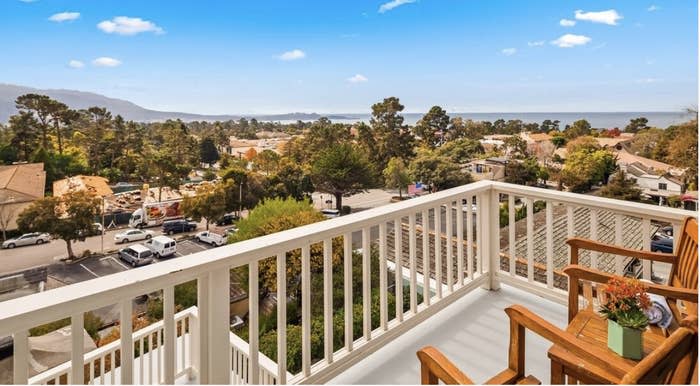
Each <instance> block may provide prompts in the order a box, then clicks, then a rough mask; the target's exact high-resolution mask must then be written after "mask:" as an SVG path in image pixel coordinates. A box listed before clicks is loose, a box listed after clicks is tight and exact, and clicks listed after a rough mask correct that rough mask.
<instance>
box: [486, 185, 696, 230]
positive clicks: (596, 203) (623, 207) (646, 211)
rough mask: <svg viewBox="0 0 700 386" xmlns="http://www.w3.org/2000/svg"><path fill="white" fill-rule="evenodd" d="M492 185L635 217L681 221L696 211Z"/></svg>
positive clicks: (520, 186)
mask: <svg viewBox="0 0 700 386" xmlns="http://www.w3.org/2000/svg"><path fill="white" fill-rule="evenodd" d="M492 187H493V189H495V190H496V191H497V192H498V193H511V194H515V195H523V196H528V197H532V198H535V199H543V200H548V201H555V202H561V203H566V204H575V205H577V206H584V207H589V208H597V209H605V210H610V211H612V212H616V213H621V214H625V215H629V216H635V217H648V218H651V219H654V220H664V221H669V222H681V221H683V220H684V219H685V218H686V217H689V216H695V215H696V214H695V213H694V212H690V211H687V210H683V209H675V208H667V207H663V206H656V205H649V204H642V203H638V202H630V201H622V200H615V199H611V198H605V197H598V196H591V195H586V194H578V193H570V192H561V191H558V190H550V189H542V188H535V187H531V186H523V185H514V184H508V183H504V182H495V181H494V182H492Z"/></svg>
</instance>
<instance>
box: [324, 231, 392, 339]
mask: <svg viewBox="0 0 700 386" xmlns="http://www.w3.org/2000/svg"><path fill="white" fill-rule="evenodd" d="M386 255H387V249H386V221H382V222H381V223H380V224H379V326H380V327H381V328H382V330H383V331H386V330H387V323H388V313H389V311H388V309H387V308H388V303H387V270H386ZM331 323H332V322H331ZM331 328H332V324H331Z"/></svg>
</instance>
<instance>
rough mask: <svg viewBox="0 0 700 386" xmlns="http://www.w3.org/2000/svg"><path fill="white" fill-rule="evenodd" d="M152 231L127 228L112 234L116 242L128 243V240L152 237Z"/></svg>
mask: <svg viewBox="0 0 700 386" xmlns="http://www.w3.org/2000/svg"><path fill="white" fill-rule="evenodd" d="M153 235H154V233H153V231H145V230H143V229H127V230H125V231H124V232H121V233H117V234H116V235H114V241H115V242H117V243H128V242H129V241H137V240H148V239H150V238H151V237H153Z"/></svg>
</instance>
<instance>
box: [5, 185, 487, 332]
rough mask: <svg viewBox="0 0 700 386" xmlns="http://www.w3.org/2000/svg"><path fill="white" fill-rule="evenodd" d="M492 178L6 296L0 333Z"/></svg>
mask: <svg viewBox="0 0 700 386" xmlns="http://www.w3.org/2000/svg"><path fill="white" fill-rule="evenodd" d="M490 188H491V181H479V182H476V183H473V184H468V185H464V186H459V187H456V188H452V189H448V190H444V191H440V192H437V193H433V194H429V195H425V196H421V197H418V198H414V199H411V200H407V201H402V202H398V203H394V204H390V205H384V206H381V207H377V208H372V209H368V210H366V211H362V212H358V213H353V214H350V215H348V216H343V217H338V218H335V219H330V220H326V221H322V222H318V223H314V224H309V225H305V226H301V227H298V228H294V229H290V230H286V231H283V232H278V233H274V234H270V235H266V236H262V237H258V238H255V239H251V240H245V241H241V242H238V243H235V244H230V245H225V246H222V247H219V248H214V249H210V250H206V251H201V252H198V253H195V254H192V255H188V256H187V257H185V258H180V259H172V260H168V261H164V262H160V263H158V264H154V265H149V266H145V267H141V268H139V269H134V270H129V271H124V272H119V273H115V274H112V275H109V276H108V277H101V278H95V279H92V280H87V281H84V282H80V283H76V284H72V285H70V286H65V287H60V288H57V289H53V290H51V291H46V292H42V293H37V294H32V295H29V296H27V297H22V298H17V299H12V300H8V301H6V302H3V303H2V307H0V336H5V335H10V334H13V333H15V332H17V331H21V330H23V329H26V328H27V326H33V325H36V324H42V323H47V322H50V321H53V320H57V319H60V318H63V317H65V315H69V314H73V313H76V312H81V311H83V312H84V311H89V310H92V309H96V308H100V307H103V306H104V305H107V304H114V303H115V302H118V301H119V300H120V299H128V298H132V297H136V296H139V295H142V294H144V293H148V292H152V291H155V290H158V289H161V288H163V287H165V286H168V285H174V284H178V283H182V282H185V281H188V280H192V279H195V278H197V277H199V276H201V275H203V274H205V273H208V272H213V271H216V270H219V269H228V268H230V267H235V266H240V265H245V264H248V263H249V262H251V261H256V260H260V259H262V258H266V257H269V256H274V255H276V254H277V253H284V252H287V251H289V250H293V249H295V248H300V247H301V246H302V245H306V244H311V243H316V242H320V241H323V240H324V239H327V238H330V237H336V236H339V235H342V234H344V233H347V232H354V231H358V230H360V229H362V228H363V227H367V226H373V225H376V224H379V223H381V222H382V221H389V220H391V219H394V218H397V217H403V216H407V215H408V214H409V213H412V212H413V213H415V212H417V211H421V210H423V209H428V208H433V207H435V206H436V205H439V203H441V202H445V201H449V200H457V199H461V198H462V197H463V196H464V195H466V194H477V193H480V192H485V191H488V190H489V189H490Z"/></svg>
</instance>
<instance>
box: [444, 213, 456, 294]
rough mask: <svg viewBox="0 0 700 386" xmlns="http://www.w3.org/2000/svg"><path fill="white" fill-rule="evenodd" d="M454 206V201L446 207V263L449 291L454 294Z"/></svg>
mask: <svg viewBox="0 0 700 386" xmlns="http://www.w3.org/2000/svg"><path fill="white" fill-rule="evenodd" d="M453 209H454V206H452V201H448V202H447V206H446V207H445V236H446V238H445V252H446V253H447V257H446V263H447V272H446V273H445V274H446V275H447V291H448V292H450V293H452V291H453V290H454V286H453V282H454V276H453V275H454V268H452V263H453V261H452V257H453V256H452V243H454V238H453V236H452V212H453Z"/></svg>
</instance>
